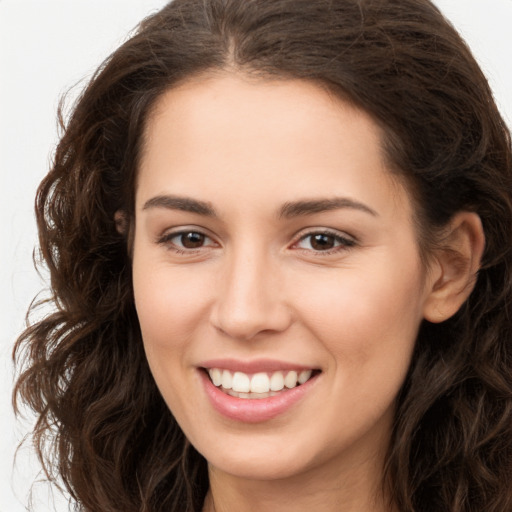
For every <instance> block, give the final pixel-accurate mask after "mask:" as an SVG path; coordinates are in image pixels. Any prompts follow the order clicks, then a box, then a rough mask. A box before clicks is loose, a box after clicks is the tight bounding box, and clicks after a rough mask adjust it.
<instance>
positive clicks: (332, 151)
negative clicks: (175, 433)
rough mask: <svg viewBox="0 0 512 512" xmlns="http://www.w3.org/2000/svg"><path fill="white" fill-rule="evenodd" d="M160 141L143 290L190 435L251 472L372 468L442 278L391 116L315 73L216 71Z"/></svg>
mask: <svg viewBox="0 0 512 512" xmlns="http://www.w3.org/2000/svg"><path fill="white" fill-rule="evenodd" d="M146 138H147V144H146V147H145V154H144V156H143V159H142V162H141V166H140V174H139V179H138V184H137V190H136V225H135V238H134V249H133V283H134V293H135V301H136V307H137V312H138V316H139V320H140V325H141V329H142V336H143V341H144V346H145V350H146V354H147V358H148V361H149V365H150V367H151V370H152V373H153V375H154V378H155V381H156V383H157V385H158V387H159V389H160V391H161V394H162V396H163V398H164V399H165V401H166V403H167V404H168V406H169V408H170V409H171V411H172V413H173V414H174V416H175V417H176V419H177V421H178V422H179V424H180V426H181V427H182V429H183V431H184V432H185V434H186V435H187V437H188V438H189V440H190V441H191V442H192V444H193V445H194V446H195V447H196V448H197V449H198V451H199V452H200V453H202V454H203V455H204V456H205V457H206V459H207V460H208V462H209V464H210V465H211V467H212V468H214V469H217V470H218V471H222V472H226V473H230V474H231V475H236V476H238V477H243V478H251V479H275V478H287V477H288V478H292V477H294V476H298V475H301V474H302V475H303V474H305V473H307V472H312V471H325V470H328V468H330V467H336V468H338V470H339V469H340V468H343V467H347V468H348V467H350V468H352V469H353V468H354V467H356V466H355V464H357V465H358V466H357V467H361V466H364V464H366V463H368V461H370V463H371V464H374V465H375V461H376V460H380V459H379V457H381V456H382V454H383V452H384V451H385V449H386V447H387V444H388V442H389V435H390V424H391V422H392V418H393V413H394V401H395V398H396V395H397V393H398V391H399V388H400V386H401V384H402V382H403V380H404V377H405V374H406V372H407V369H408V366H409V362H410V358H411V352H412V350H413V345H414V341H415V338H416V335H417V331H418V327H419V324H420V322H421V320H422V318H423V309H424V304H425V300H426V297H425V295H426V292H425V291H424V290H425V289H426V288H427V287H426V286H425V283H426V279H427V273H426V271H425V269H424V268H423V266H422V264H421V260H420V255H419V249H418V244H417V235H416V233H415V230H414V224H413V221H412V206H411V203H410V200H409V196H408V194H407V191H406V190H405V189H404V188H403V187H402V186H401V185H400V184H399V183H398V182H397V181H396V179H394V178H393V177H392V175H391V173H390V172H389V171H388V170H387V169H386V166H385V159H384V158H383V154H382V150H381V145H380V136H379V129H378V128H377V126H376V124H375V123H374V122H373V121H372V120H371V118H369V117H368V116H367V115H366V114H364V113H363V112H361V111H359V110H357V109H355V108H354V107H352V106H350V105H349V104H347V103H344V102H342V101H341V100H339V99H337V98H334V97H332V96H331V95H330V94H329V93H327V92H326V91H324V90H323V89H321V88H320V87H319V86H317V85H314V84H310V83H306V82H302V81H292V80H290V81H284V80H283V81H275V82H271V81H254V80H252V79H248V78H244V77H240V76H233V75H218V76H210V77H205V78H201V79H197V80H195V81H190V82H188V83H185V84H183V85H181V86H180V87H178V88H175V89H172V90H170V91H168V92H167V93H166V94H164V95H163V97H162V98H161V99H160V100H159V103H158V105H157V108H156V110H155V111H154V113H153V115H152V116H151V118H150V120H149V123H148V127H147V133H146ZM276 454H279V456H278V457H276ZM269 461H270V462H271V463H269Z"/></svg>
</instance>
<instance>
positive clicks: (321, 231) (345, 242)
mask: <svg viewBox="0 0 512 512" xmlns="http://www.w3.org/2000/svg"><path fill="white" fill-rule="evenodd" d="M314 235H327V236H332V237H334V238H335V239H336V240H337V241H338V242H340V243H339V244H338V245H336V246H335V247H333V248H331V249H326V250H323V251H322V250H314V249H304V248H300V247H297V245H298V244H299V243H300V242H301V241H303V240H305V239H306V238H308V237H311V236H314ZM357 243H358V241H357V239H356V238H355V237H354V236H352V235H349V234H348V233H346V232H344V231H339V230H337V229H332V228H325V227H318V228H316V227H313V228H307V229H304V230H302V231H300V232H299V233H298V234H297V235H296V236H295V237H294V240H293V242H292V244H291V248H292V249H294V248H295V249H296V250H300V251H305V252H308V253H313V254H315V255H320V256H322V255H324V256H327V255H329V254H332V253H336V252H342V251H346V250H349V249H351V248H352V247H354V246H355V245H357Z"/></svg>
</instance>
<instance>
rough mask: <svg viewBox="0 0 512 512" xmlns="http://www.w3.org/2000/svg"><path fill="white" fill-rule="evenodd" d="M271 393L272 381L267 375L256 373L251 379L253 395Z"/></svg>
mask: <svg viewBox="0 0 512 512" xmlns="http://www.w3.org/2000/svg"><path fill="white" fill-rule="evenodd" d="M269 391H270V379H269V378H268V375H267V374H266V373H256V374H255V375H253V376H252V379H251V392H252V393H268V392H269Z"/></svg>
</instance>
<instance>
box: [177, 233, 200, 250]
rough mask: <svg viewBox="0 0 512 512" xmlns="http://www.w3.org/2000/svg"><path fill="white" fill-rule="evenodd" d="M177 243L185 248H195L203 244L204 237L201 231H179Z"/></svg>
mask: <svg viewBox="0 0 512 512" xmlns="http://www.w3.org/2000/svg"><path fill="white" fill-rule="evenodd" d="M176 238H178V239H179V242H180V243H179V244H178V245H181V246H182V247H184V248H185V249H197V248H198V247H202V246H203V245H204V242H205V239H206V237H205V236H204V235H203V234H202V233H197V232H196V231H189V232H187V233H181V235H179V236H178V237H176Z"/></svg>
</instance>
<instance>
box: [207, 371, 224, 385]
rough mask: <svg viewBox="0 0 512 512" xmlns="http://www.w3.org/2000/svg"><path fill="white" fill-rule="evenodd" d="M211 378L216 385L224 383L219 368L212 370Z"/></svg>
mask: <svg viewBox="0 0 512 512" xmlns="http://www.w3.org/2000/svg"><path fill="white" fill-rule="evenodd" d="M210 378H211V379H212V382H213V385H214V386H220V385H221V384H222V372H221V371H220V370H219V369H218V368H213V369H212V370H210Z"/></svg>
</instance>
